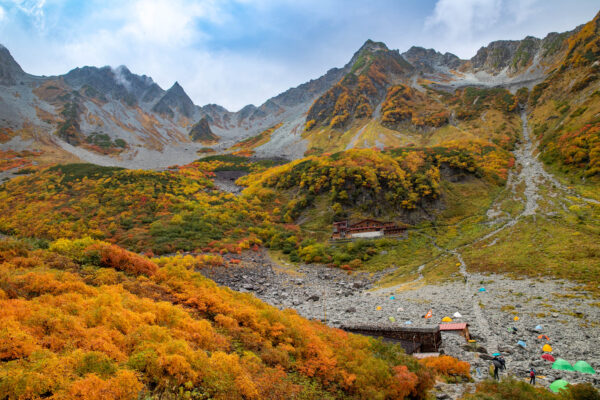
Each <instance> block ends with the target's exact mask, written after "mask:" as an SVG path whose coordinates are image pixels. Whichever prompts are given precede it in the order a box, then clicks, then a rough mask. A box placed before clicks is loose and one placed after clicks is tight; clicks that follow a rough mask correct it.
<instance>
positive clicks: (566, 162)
mask: <svg viewBox="0 0 600 400" xmlns="http://www.w3.org/2000/svg"><path fill="white" fill-rule="evenodd" d="M599 38H600V14H599V15H596V17H595V18H594V19H593V20H592V21H590V22H588V23H587V24H585V25H584V26H583V28H582V29H581V30H579V31H578V32H576V33H575V34H574V35H572V36H571V37H569V38H568V39H567V43H568V50H567V54H566V56H565V57H564V59H563V60H562V63H561V64H560V68H557V69H556V70H555V72H554V73H553V74H551V75H550V76H548V78H546V80H545V81H544V82H542V83H540V84H539V85H537V86H536V87H534V89H533V90H532V93H531V95H530V99H529V103H530V107H531V108H532V113H531V122H532V126H533V128H534V134H535V135H536V138H537V139H538V140H540V149H541V151H542V160H543V161H544V162H545V163H546V164H548V165H551V166H553V167H555V168H556V169H558V170H560V171H561V172H563V173H565V174H567V175H570V176H574V177H584V178H592V179H594V180H597V179H598V177H599V176H600V118H599V117H598V115H599V113H600V66H599V65H598V60H600V47H599V46H600V39H599Z"/></svg>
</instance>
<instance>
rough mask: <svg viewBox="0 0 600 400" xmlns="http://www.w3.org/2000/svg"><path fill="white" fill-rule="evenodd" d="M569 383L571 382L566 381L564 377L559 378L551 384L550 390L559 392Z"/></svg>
mask: <svg viewBox="0 0 600 400" xmlns="http://www.w3.org/2000/svg"><path fill="white" fill-rule="evenodd" d="M568 384H569V382H567V381H565V380H564V379H557V380H555V381H554V382H552V383H551V384H550V390H552V391H553V392H554V393H558V391H559V390H560V389H565V388H566V387H567V385H568Z"/></svg>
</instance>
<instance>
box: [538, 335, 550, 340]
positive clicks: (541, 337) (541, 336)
mask: <svg viewBox="0 0 600 400" xmlns="http://www.w3.org/2000/svg"><path fill="white" fill-rule="evenodd" d="M538 339H546V340H550V338H549V337H548V335H539V336H538Z"/></svg>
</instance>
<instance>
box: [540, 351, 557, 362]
mask: <svg viewBox="0 0 600 400" xmlns="http://www.w3.org/2000/svg"><path fill="white" fill-rule="evenodd" d="M542 358H543V359H544V360H546V361H551V362H554V361H556V359H555V358H554V357H552V354H547V353H546V354H542Z"/></svg>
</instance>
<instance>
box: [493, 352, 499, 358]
mask: <svg viewBox="0 0 600 400" xmlns="http://www.w3.org/2000/svg"><path fill="white" fill-rule="evenodd" d="M492 355H493V356H494V357H496V356H499V355H500V353H494V354H492Z"/></svg>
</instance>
